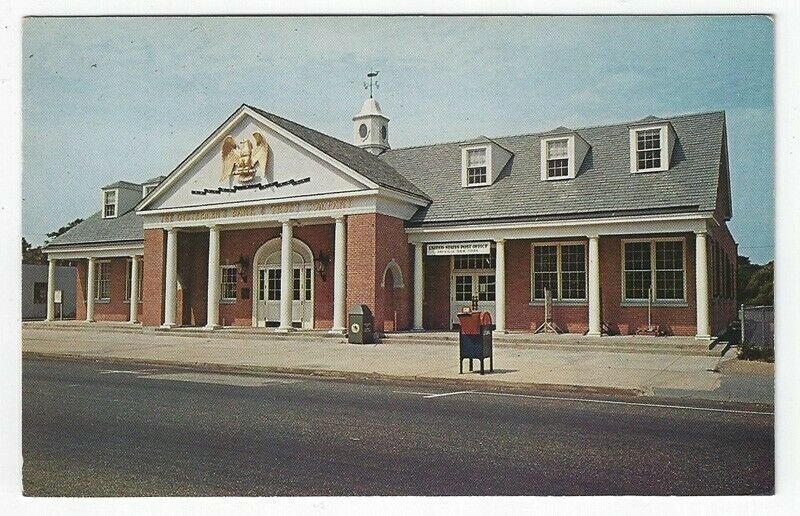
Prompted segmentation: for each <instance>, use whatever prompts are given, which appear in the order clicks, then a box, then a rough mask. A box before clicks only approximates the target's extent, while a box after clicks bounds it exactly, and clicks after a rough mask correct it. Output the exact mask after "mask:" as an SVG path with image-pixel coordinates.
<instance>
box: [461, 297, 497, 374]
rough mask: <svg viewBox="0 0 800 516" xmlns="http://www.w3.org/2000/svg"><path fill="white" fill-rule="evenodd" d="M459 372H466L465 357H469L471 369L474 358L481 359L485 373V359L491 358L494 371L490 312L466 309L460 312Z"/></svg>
mask: <svg viewBox="0 0 800 516" xmlns="http://www.w3.org/2000/svg"><path fill="white" fill-rule="evenodd" d="M458 323H459V330H458V348H459V361H458V372H459V374H461V373H463V372H464V359H465V358H468V359H469V370H470V371H472V360H473V359H478V360H480V361H481V374H484V367H483V360H484V359H486V358H488V359H489V372H493V371H494V357H493V354H492V331H493V330H494V324H492V316H491V314H490V313H489V312H472V311H466V312H462V313H460V314H458Z"/></svg>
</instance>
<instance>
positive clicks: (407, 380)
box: [22, 351, 647, 397]
mask: <svg viewBox="0 0 800 516" xmlns="http://www.w3.org/2000/svg"><path fill="white" fill-rule="evenodd" d="M22 357H23V358H27V359H45V360H63V361H73V362H95V361H97V362H107V363H111V364H128V365H139V366H160V367H175V368H179V369H186V370H190V371H199V372H214V373H228V374H240V375H247V376H258V375H261V374H265V373H270V374H284V375H293V376H310V377H314V378H320V379H329V380H346V381H354V382H365V383H395V384H397V383H400V384H413V385H419V384H426V385H435V386H441V387H458V388H465V387H476V386H480V388H481V389H487V390H492V391H502V392H531V391H535V392H553V393H555V392H558V393H564V394H592V395H600V396H626V397H641V396H646V395H647V393H646V392H644V391H643V390H641V389H632V388H623V387H603V386H596V387H595V386H584V385H569V384H551V383H522V382H506V381H502V380H491V379H486V378H475V379H466V378H465V379H457V378H440V377H432V376H402V375H387V374H381V373H366V372H357V371H336V370H318V369H303V368H293V367H270V366H255V365H231V364H215V363H208V362H181V361H177V360H149V359H138V358H123V357H107V356H98V355H81V354H72V353H43V352H35V351H23V352H22Z"/></svg>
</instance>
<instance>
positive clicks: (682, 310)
mask: <svg viewBox="0 0 800 516" xmlns="http://www.w3.org/2000/svg"><path fill="white" fill-rule="evenodd" d="M642 236H646V235H642ZM675 236H683V237H685V239H686V247H685V257H684V258H685V263H686V274H685V281H686V304H685V305H683V306H658V305H655V306H653V308H652V316H651V317H652V322H653V324H657V325H659V327H660V328H661V329H662V330H664V331H666V332H668V333H670V334H673V335H685V336H691V335H695V334H696V333H697V308H696V302H695V301H696V299H697V296H696V294H695V266H694V264H695V248H694V247H695V246H694V239H695V237H694V234H692V233H687V234H682V235H675ZM625 238H628V237H625ZM630 238H635V237H633V236H632V237H630ZM621 241H622V238H621V237H607V236H602V237H600V298H601V319H602V321H603V322H605V323H608V324H609V326H610V328H611V330H612V331H613V332H616V333H621V334H623V335H628V334H632V333H635V332H636V330H637V329H640V328H646V327H647V306H646V305H645V306H621V300H622V265H621V258H622V244H621Z"/></svg>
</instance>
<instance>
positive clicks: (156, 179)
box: [141, 176, 167, 185]
mask: <svg viewBox="0 0 800 516" xmlns="http://www.w3.org/2000/svg"><path fill="white" fill-rule="evenodd" d="M166 178H167V176H156V177H151V178H150V179H148V180H147V181H142V183H141V184H143V185H152V184H155V183H160V182H161V181H163V180H165V179H166Z"/></svg>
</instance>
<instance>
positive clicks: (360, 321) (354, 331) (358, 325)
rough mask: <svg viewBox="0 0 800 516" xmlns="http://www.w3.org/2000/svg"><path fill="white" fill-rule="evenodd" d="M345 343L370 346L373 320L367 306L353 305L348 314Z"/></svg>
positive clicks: (373, 326) (373, 325)
mask: <svg viewBox="0 0 800 516" xmlns="http://www.w3.org/2000/svg"><path fill="white" fill-rule="evenodd" d="M348 319H349V324H348V325H347V341H348V342H350V343H351V344H372V342H373V337H374V335H373V332H374V329H375V320H374V319H373V317H372V311H371V310H370V309H369V307H368V306H367V305H354V306H353V307H352V308H351V309H350V313H349V314H348Z"/></svg>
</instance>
